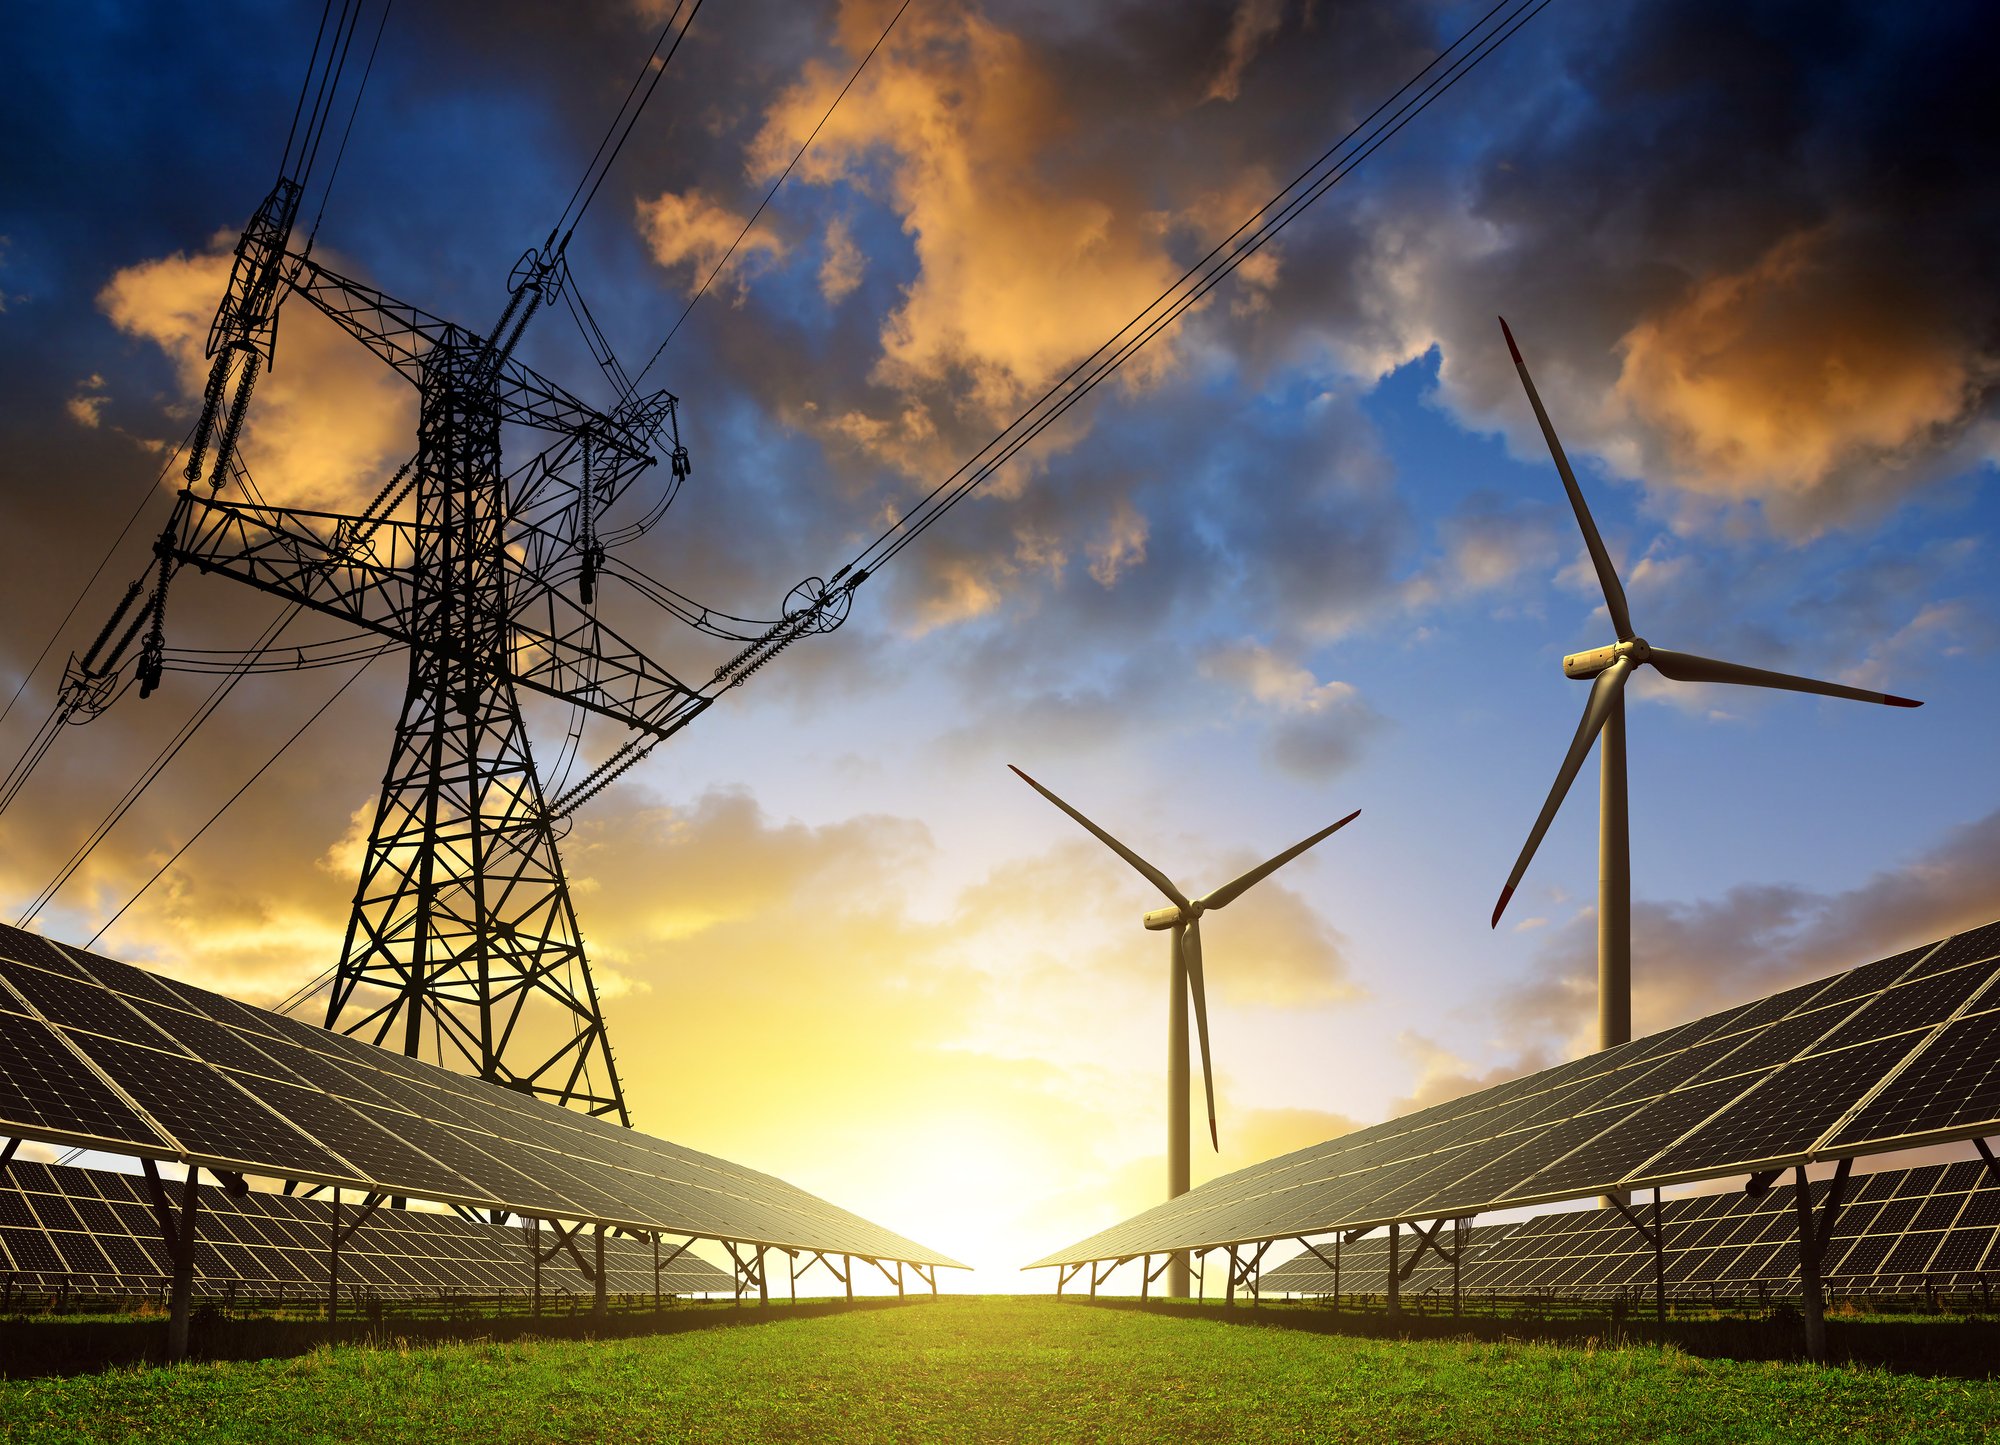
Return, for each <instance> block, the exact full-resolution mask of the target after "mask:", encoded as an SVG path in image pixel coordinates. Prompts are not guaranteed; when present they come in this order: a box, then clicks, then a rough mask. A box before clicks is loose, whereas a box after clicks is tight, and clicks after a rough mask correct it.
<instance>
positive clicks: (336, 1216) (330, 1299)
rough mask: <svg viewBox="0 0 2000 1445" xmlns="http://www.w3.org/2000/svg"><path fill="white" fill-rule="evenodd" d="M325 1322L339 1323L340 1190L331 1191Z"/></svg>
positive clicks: (329, 1324)
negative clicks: (331, 1215)
mask: <svg viewBox="0 0 2000 1445" xmlns="http://www.w3.org/2000/svg"><path fill="white" fill-rule="evenodd" d="M326 1323H327V1326H328V1328H332V1327H333V1326H334V1325H337V1324H339V1323H340V1191H339V1190H338V1189H336V1190H334V1191H333V1228H332V1229H331V1231H329V1233H328V1236H327V1248H326Z"/></svg>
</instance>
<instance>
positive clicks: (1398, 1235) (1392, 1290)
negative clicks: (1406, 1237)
mask: <svg viewBox="0 0 2000 1445" xmlns="http://www.w3.org/2000/svg"><path fill="white" fill-rule="evenodd" d="M1402 1235H1403V1226H1402V1225H1400V1224H1392V1225H1390V1226H1389V1294H1388V1304H1387V1308H1388V1313H1389V1318H1391V1319H1395V1318H1396V1317H1397V1316H1399V1315H1401V1314H1402V1313H1403V1279H1402V1275H1403V1270H1402V1264H1401V1261H1400V1258H1399V1256H1400V1255H1401V1253H1402V1244H1403V1238H1402Z"/></svg>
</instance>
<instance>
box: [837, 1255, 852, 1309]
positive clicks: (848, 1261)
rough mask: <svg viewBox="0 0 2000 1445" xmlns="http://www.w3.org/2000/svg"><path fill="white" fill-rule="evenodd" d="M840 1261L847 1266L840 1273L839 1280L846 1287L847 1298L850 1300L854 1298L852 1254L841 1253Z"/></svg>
mask: <svg viewBox="0 0 2000 1445" xmlns="http://www.w3.org/2000/svg"><path fill="white" fill-rule="evenodd" d="M840 1262H841V1263H842V1264H844V1265H846V1266H847V1268H846V1269H845V1270H844V1271H842V1273H841V1276H840V1282H841V1283H842V1284H843V1285H845V1286H846V1287H847V1298H848V1299H849V1300H852V1299H853V1298H854V1256H853V1255H851V1254H843V1255H842V1256H841V1257H840Z"/></svg>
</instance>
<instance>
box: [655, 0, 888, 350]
mask: <svg viewBox="0 0 2000 1445" xmlns="http://www.w3.org/2000/svg"><path fill="white" fill-rule="evenodd" d="M909 8H910V0H903V3H902V4H901V5H899V6H898V7H897V8H896V13H895V14H894V15H891V16H890V17H889V23H888V24H887V25H885V26H883V27H882V33H881V34H880V35H878V36H876V37H875V43H874V44H873V45H871V46H869V47H868V53H867V54H866V55H864V56H862V57H861V63H860V64H859V65H857V66H855V67H854V73H853V74H852V75H850V76H848V77H847V84H845V85H843V86H841V88H840V94H838V95H836V96H835V97H834V98H833V103H832V104H831V105H829V106H827V108H826V114H825V115H822V116H821V117H820V118H819V124H817V125H815V126H814V127H813V128H812V132H811V134H809V135H807V136H806V138H805V143H804V144H803V145H801V146H800V147H799V149H798V154H796V155H794V156H793V157H792V158H791V160H790V161H789V162H787V164H786V166H785V169H784V170H783V171H782V172H780V173H779V176H778V178H777V179H776V180H775V181H773V182H771V189H770V190H768V191H766V192H764V199H763V200H761V201H759V202H758V203H757V209H756V210H754V211H752V212H751V213H750V219H749V220H747V221H745V222H744V223H743V229H742V230H740V231H738V232H737V233H736V239H735V240H733V241H731V242H730V243H729V249H728V250H727V251H724V252H723V253H722V259H721V260H720V261H717V262H716V263H715V265H714V266H713V267H712V268H710V270H709V273H708V276H707V278H706V279H705V280H703V282H702V283H701V288H700V289H699V290H698V291H696V292H695V293H694V295H693V296H690V297H689V298H688V303H687V305H685V306H683V307H682V308H681V314H680V315H679V316H678V317H676V318H675V319H674V324H673V326H672V327H670V328H669V329H668V331H667V334H666V336H665V338H664V339H662V340H661V342H660V344H659V345H658V346H657V347H655V348H654V350H653V354H652V356H651V358H650V359H649V360H648V361H647V362H646V364H645V365H644V366H642V367H640V368H639V375H638V377H637V378H636V379H635V380H634V381H633V383H632V384H633V385H634V386H635V387H636V386H637V385H638V384H639V382H641V381H644V380H645V379H646V373H647V372H649V371H651V370H652V369H653V363H654V362H655V361H658V360H659V359H660V353H661V352H663V351H665V350H666V349H667V342H669V341H672V340H673V339H674V333H675V332H677V331H679V330H680V329H681V322H683V321H685V320H687V319H688V313H689V312H690V311H692V310H694V304H695V302H697V301H699V300H701V298H702V297H703V296H706V295H707V294H708V288H709V285H710V284H711V283H712V282H713V281H714V280H715V278H716V277H717V276H719V275H721V274H722V268H723V267H724V266H727V265H728V264H729V258H730V257H731V256H734V255H735V254H736V248H737V247H738V246H740V245H742V244H743V238H744V237H746V236H748V235H749V234H750V228H751V227H752V226H755V225H756V224H757V218H758V217H759V216H761V215H763V214H764V208H765V207H766V206H768V205H770V204H771V198H772V197H773V196H775V195H777V194H778V187H780V186H782V185H783V184H784V183H785V182H786V181H787V180H788V179H790V177H791V174H792V171H793V169H794V168H795V167H796V166H797V165H798V163H799V162H800V161H802V160H804V159H805V156H806V152H807V151H809V150H811V149H812V143H813V142H814V141H815V140H817V139H819V133H820V131H821V130H822V129H824V128H825V126H826V123H827V122H828V121H829V120H832V119H833V113H834V111H836V110H838V109H839V108H840V103H841V101H843V100H845V99H847V92H848V91H850V90H852V89H853V88H854V82H855V81H857V80H859V79H861V72H862V71H864V70H866V69H867V68H868V62H869V61H871V60H873V59H874V58H875V52H876V51H878V50H880V49H881V48H882V44H883V42H884V41H886V40H887V39H888V38H889V32H890V31H891V30H894V29H895V28H896V22H897V21H898V20H901V19H902V18H903V12H904V11H905V10H907V9H909Z"/></svg>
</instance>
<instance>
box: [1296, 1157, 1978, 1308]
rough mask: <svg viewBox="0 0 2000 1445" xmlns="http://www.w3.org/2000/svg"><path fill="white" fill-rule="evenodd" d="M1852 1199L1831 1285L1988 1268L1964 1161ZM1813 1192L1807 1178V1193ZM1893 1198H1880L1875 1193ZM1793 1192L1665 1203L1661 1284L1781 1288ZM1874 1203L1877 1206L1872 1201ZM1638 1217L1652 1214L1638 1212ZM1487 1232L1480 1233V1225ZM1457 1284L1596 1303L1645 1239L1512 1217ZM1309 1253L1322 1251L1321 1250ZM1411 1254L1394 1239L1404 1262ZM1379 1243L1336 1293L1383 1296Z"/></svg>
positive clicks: (1473, 1251)
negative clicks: (1517, 1220) (1664, 1270)
mask: <svg viewBox="0 0 2000 1445" xmlns="http://www.w3.org/2000/svg"><path fill="white" fill-rule="evenodd" d="M1852 1187H1853V1201H1852V1202H1851V1203H1849V1204H1847V1205H1844V1206H1843V1207H1842V1209H1841V1210H1840V1211H1839V1212H1838V1213H1837V1214H1836V1215H1835V1217H1834V1229H1833V1236H1832V1243H1831V1246H1830V1248H1829V1250H1828V1253H1827V1257H1826V1259H1825V1261H1824V1263H1823V1265H1822V1272H1823V1274H1824V1276H1825V1278H1826V1279H1827V1280H1828V1282H1829V1285H1830V1287H1831V1288H1833V1289H1835V1290H1836V1291H1839V1292H1842V1293H1847V1294H1879V1293H1894V1292H1899V1291H1907V1290H1914V1289H1918V1288H1930V1289H1936V1290H1951V1289H1963V1288H1967V1287H1969V1286H1974V1285H1977V1284H1979V1283H1981V1282H1982V1278H1987V1279H1990V1277H1991V1276H1992V1275H1993V1274H2000V1253H1996V1248H1995V1238H1994V1237H1995V1235H1996V1233H2000V1180H1996V1179H1995V1178H1994V1177H1993V1175H1992V1174H1990V1173H1989V1172H1988V1171H1986V1170H1985V1169H1984V1168H1983V1167H1982V1166H1980V1165H1979V1164H1977V1163H1971V1164H1954V1165H1938V1164H1932V1165H1923V1166H1920V1167H1918V1168H1913V1169H1898V1170H1888V1171H1884V1172H1882V1173H1878V1174H1872V1175H1867V1176H1864V1177H1863V1178H1861V1179H1858V1180H1856V1181H1855V1182H1854V1185H1853V1186H1852ZM1823 1188H1824V1186H1815V1194H1816V1195H1818V1194H1821V1193H1823ZM1892 1194H1893V1195H1895V1196H1896V1197H1895V1198H1893V1199H1890V1198H1888V1196H1890V1195H1892ZM1793 1195H1794V1191H1793V1190H1792V1189H1791V1188H1790V1187H1789V1186H1785V1187H1780V1188H1776V1189H1772V1190H1770V1191H1769V1192H1767V1193H1765V1194H1763V1195H1759V1196H1750V1195H1747V1194H1743V1193H1733V1194H1720V1195H1706V1196H1702V1197H1698V1198H1694V1199H1674V1200H1668V1201H1666V1202H1665V1204H1663V1205H1662V1207H1661V1211H1660V1213H1661V1221H1662V1223H1663V1224H1664V1226H1665V1229H1666V1240H1667V1254H1666V1260H1667V1278H1668V1282H1669V1285H1670V1289H1671V1290H1672V1291H1674V1292H1678V1293H1681V1294H1693V1295H1704V1296H1705V1295H1721V1296H1736V1297H1745V1296H1752V1295H1759V1294H1768V1293H1773V1292H1775V1293H1779V1294H1782V1293H1784V1292H1785V1291H1786V1290H1787V1289H1790V1288H1796V1286H1797V1284H1798V1263H1799V1253H1798V1244H1797V1239H1796V1235H1795V1232H1794V1231H1795V1228H1796V1225H1795V1222H1794V1221H1795V1214H1794V1205H1793ZM1885 1201H1886V1202H1885ZM1640 1214H1641V1217H1642V1218H1644V1219H1646V1220H1647V1221H1648V1222H1649V1223H1650V1220H1651V1215H1652V1211H1651V1209H1650V1207H1647V1208H1645V1209H1643V1210H1641V1211H1640ZM1489 1230H1490V1231H1491V1232H1490V1233H1489V1232H1488V1231H1489ZM1469 1234H1470V1237H1471V1239H1472V1240H1473V1241H1475V1242H1476V1243H1477V1247H1476V1248H1473V1247H1468V1249H1467V1251H1466V1254H1465V1257H1464V1260H1463V1262H1462V1264H1461V1275H1460V1282H1459V1283H1460V1289H1461V1290H1462V1292H1463V1293H1465V1294H1468V1295H1534V1294H1543V1293H1547V1294H1554V1295H1558V1296H1562V1297H1566V1298H1576V1299H1589V1298H1593V1297H1596V1298H1602V1297H1605V1296H1608V1295H1613V1294H1618V1293H1635V1292H1644V1291H1647V1290H1649V1289H1650V1288H1651V1286H1652V1283H1653V1267H1654V1266H1653V1247H1652V1245H1651V1243H1650V1242H1648V1241H1647V1240H1646V1239H1645V1238H1644V1237H1643V1236H1642V1235H1640V1233H1639V1232H1638V1231H1637V1230H1635V1229H1633V1228H1632V1226H1631V1225H1630V1224H1629V1223H1628V1222H1627V1221H1626V1220H1625V1218H1624V1217H1623V1216H1622V1215H1619V1214H1617V1213H1615V1212H1612V1211H1607V1210H1596V1209H1590V1210H1571V1211H1567V1212H1563V1213H1553V1214H1543V1215H1537V1216H1535V1217H1534V1218H1532V1219H1528V1220H1524V1221H1522V1222H1520V1223H1519V1224H1510V1225H1494V1226H1487V1225H1479V1226H1475V1227H1474V1228H1473V1229H1472V1230H1471V1231H1469ZM1319 1248H1320V1252H1321V1254H1326V1255H1331V1253H1332V1247H1331V1246H1330V1245H1327V1244H1322V1245H1320V1247H1319ZM1410 1248H1411V1244H1410V1241H1409V1239H1408V1236H1407V1235H1406V1236H1405V1238H1404V1242H1403V1248H1402V1253H1403V1258H1404V1259H1405V1260H1406V1261H1407V1260H1408V1258H1409V1251H1410ZM1387 1261H1388V1238H1387V1236H1386V1235H1379V1234H1378V1235H1371V1236H1369V1237H1368V1238H1365V1239H1362V1240H1358V1241H1356V1242H1354V1243H1350V1244H1348V1245H1346V1246H1345V1247H1344V1248H1343V1250H1342V1252H1341V1276H1340V1291H1341V1293H1343V1294H1382V1293H1384V1292H1385V1290H1386V1284H1387V1275H1386V1270H1387ZM1440 1286H1442V1287H1444V1288H1449V1286H1450V1270H1449V1268H1448V1267H1447V1266H1445V1265H1444V1264H1442V1262H1440V1261H1438V1260H1437V1259H1436V1257H1435V1256H1434V1255H1431V1254H1429V1253H1428V1252H1426V1254H1425V1256H1424V1263H1423V1264H1422V1265H1421V1266H1420V1267H1419V1268H1418V1269H1417V1270H1415V1271H1413V1272H1412V1275H1411V1278H1410V1279H1409V1281H1408V1282H1406V1284H1405V1285H1404V1289H1405V1291H1406V1292H1408V1293H1412V1294H1414V1293H1421V1292H1422V1291H1423V1290H1425V1289H1435V1288H1438V1287H1440ZM1259 1287H1260V1290H1261V1291H1262V1292H1263V1293H1267V1294H1269V1293H1289V1294H1326V1293H1331V1292H1332V1291H1333V1287H1334V1284H1333V1272H1332V1270H1331V1268H1330V1267H1329V1266H1328V1265H1326V1264H1325V1263H1323V1262H1322V1261H1321V1260H1320V1259H1319V1258H1318V1257H1317V1256H1315V1255H1314V1254H1312V1253H1311V1252H1309V1251H1308V1252H1305V1253H1302V1254H1300V1255H1298V1256H1297V1257H1296V1258H1293V1259H1290V1260H1287V1261H1285V1262H1284V1263H1283V1264H1281V1265H1278V1266H1275V1267H1273V1268H1272V1269H1269V1270H1266V1271H1265V1272H1264V1275H1263V1278H1262V1280H1261V1281H1260V1282H1259Z"/></svg>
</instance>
